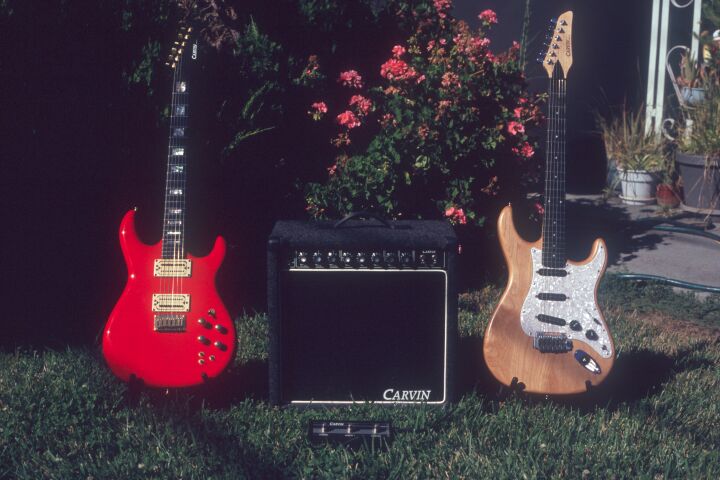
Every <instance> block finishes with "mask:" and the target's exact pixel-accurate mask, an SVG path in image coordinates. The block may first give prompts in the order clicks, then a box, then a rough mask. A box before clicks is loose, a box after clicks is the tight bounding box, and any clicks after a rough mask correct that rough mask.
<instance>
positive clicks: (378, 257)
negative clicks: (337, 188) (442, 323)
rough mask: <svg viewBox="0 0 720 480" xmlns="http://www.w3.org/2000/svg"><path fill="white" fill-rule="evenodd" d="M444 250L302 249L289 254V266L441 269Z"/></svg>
mask: <svg viewBox="0 0 720 480" xmlns="http://www.w3.org/2000/svg"><path fill="white" fill-rule="evenodd" d="M445 262H446V259H445V252H444V251H442V250H435V249H419V250H410V249H367V250H357V249H320V248H318V249H303V250H293V251H292V252H291V254H290V259H289V262H288V268H290V269H333V268H340V269H342V268H346V269H379V270H398V269H400V270H402V269H410V270H417V269H443V268H445Z"/></svg>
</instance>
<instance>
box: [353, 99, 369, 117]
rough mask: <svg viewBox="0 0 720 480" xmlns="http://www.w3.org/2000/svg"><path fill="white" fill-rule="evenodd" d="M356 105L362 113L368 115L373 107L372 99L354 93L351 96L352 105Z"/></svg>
mask: <svg viewBox="0 0 720 480" xmlns="http://www.w3.org/2000/svg"><path fill="white" fill-rule="evenodd" d="M353 105H356V106H357V109H358V112H359V113H360V115H367V114H368V112H370V109H371V108H372V100H370V99H369V98H365V97H363V96H362V95H353V96H352V97H351V98H350V106H353Z"/></svg>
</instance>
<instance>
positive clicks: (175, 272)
mask: <svg viewBox="0 0 720 480" xmlns="http://www.w3.org/2000/svg"><path fill="white" fill-rule="evenodd" d="M191 272H192V263H191V262H190V260H188V259H186V258H158V259H156V260H155V263H154V265H153V276H155V277H189V276H190V273H191Z"/></svg>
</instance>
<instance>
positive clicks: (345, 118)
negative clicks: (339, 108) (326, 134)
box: [337, 110, 360, 130]
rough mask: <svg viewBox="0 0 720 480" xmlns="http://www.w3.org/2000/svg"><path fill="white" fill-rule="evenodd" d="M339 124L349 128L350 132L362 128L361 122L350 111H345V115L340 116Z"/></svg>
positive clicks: (338, 118) (338, 117)
mask: <svg viewBox="0 0 720 480" xmlns="http://www.w3.org/2000/svg"><path fill="white" fill-rule="evenodd" d="M337 122H338V123H339V124H340V125H342V126H344V127H347V129H348V130H350V129H352V128H355V127H359V126H360V120H359V119H358V118H357V117H356V116H355V114H354V113H353V112H351V111H350V110H345V111H344V112H343V113H341V114H340V115H338V116H337Z"/></svg>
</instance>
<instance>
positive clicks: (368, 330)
mask: <svg viewBox="0 0 720 480" xmlns="http://www.w3.org/2000/svg"><path fill="white" fill-rule="evenodd" d="M366 216H367V215H366ZM355 217H356V216H353V215H350V216H348V217H346V218H345V219H343V220H341V221H339V222H337V223H333V222H327V221H312V222H303V221H280V222H277V223H276V224H275V227H274V229H273V231H272V234H271V236H270V239H269V241H268V315H269V321H270V358H269V371H270V379H269V389H270V392H269V393H270V401H271V403H272V404H276V405H277V404H281V405H287V404H291V405H310V404H313V405H338V404H352V403H356V402H372V403H377V404H414V403H426V404H437V405H441V404H445V403H446V402H448V401H450V400H451V398H452V387H453V370H454V365H453V358H454V355H453V354H454V348H455V342H456V336H457V294H456V286H455V263H456V254H457V239H456V237H455V233H454V232H453V230H452V228H451V227H450V225H448V224H447V222H443V221H422V220H402V221H391V222H386V221H384V220H382V219H379V218H377V217H373V218H370V219H367V220H359V219H357V218H355Z"/></svg>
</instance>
